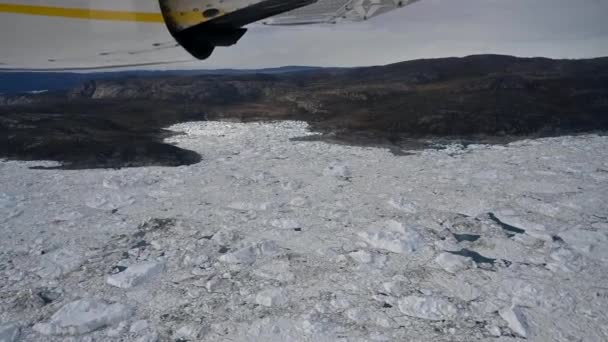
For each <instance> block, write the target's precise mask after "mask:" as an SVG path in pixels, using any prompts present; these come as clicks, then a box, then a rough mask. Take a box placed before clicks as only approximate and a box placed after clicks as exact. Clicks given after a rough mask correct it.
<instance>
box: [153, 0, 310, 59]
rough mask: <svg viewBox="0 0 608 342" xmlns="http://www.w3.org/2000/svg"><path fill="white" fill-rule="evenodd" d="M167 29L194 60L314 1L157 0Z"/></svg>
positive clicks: (209, 54)
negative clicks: (252, 27)
mask: <svg viewBox="0 0 608 342" xmlns="http://www.w3.org/2000/svg"><path fill="white" fill-rule="evenodd" d="M159 1H160V8H161V10H162V13H163V17H164V19H165V23H166V24H167V28H168V29H169V32H171V35H172V36H173V37H174V38H175V40H177V42H178V43H179V44H180V45H181V46H182V47H184V49H186V50H187V51H188V52H189V53H190V54H192V55H193V56H194V57H196V58H198V59H206V58H208V57H209V56H211V54H212V53H213V50H214V49H215V47H216V46H231V45H234V44H236V43H237V42H238V41H239V39H241V37H243V35H244V34H245V33H246V32H247V29H246V28H244V26H246V25H248V24H251V23H253V22H256V21H260V20H262V19H266V18H268V17H272V16H274V15H277V14H281V13H284V12H287V11H290V10H293V9H296V8H299V7H303V6H307V5H310V4H312V3H315V2H316V1H317V0H159Z"/></svg>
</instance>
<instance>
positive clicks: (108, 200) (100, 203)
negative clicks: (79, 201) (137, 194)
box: [85, 192, 135, 210]
mask: <svg viewBox="0 0 608 342" xmlns="http://www.w3.org/2000/svg"><path fill="white" fill-rule="evenodd" d="M133 203H135V198H133V196H130V195H128V194H123V193H117V192H113V193H109V194H95V195H93V196H91V197H89V198H87V199H86V200H85V204H86V206H87V207H89V208H93V209H100V210H114V209H120V208H122V207H126V206H129V205H131V204H133Z"/></svg>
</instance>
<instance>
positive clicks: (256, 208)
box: [228, 202, 270, 211]
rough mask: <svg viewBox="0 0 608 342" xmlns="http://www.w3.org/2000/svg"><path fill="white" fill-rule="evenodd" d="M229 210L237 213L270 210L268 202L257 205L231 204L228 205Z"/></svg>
mask: <svg viewBox="0 0 608 342" xmlns="http://www.w3.org/2000/svg"><path fill="white" fill-rule="evenodd" d="M228 208H229V209H233V210H239V211H250V210H252V211H265V210H268V209H269V208H270V203H269V202H258V203H249V202H232V203H230V204H228Z"/></svg>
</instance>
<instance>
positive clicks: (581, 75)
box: [0, 55, 608, 155]
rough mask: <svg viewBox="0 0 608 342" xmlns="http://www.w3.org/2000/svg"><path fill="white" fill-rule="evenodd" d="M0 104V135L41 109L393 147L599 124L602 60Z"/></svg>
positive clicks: (431, 65)
mask: <svg viewBox="0 0 608 342" xmlns="http://www.w3.org/2000/svg"><path fill="white" fill-rule="evenodd" d="M0 104H2V105H0V120H1V121H0V130H4V131H5V132H7V134H6V135H4V134H3V136H8V135H11V134H12V136H16V135H19V134H22V133H23V134H26V135H27V134H29V133H28V132H30V131H31V129H34V128H31V129H30V128H27V129H26V128H24V127H22V126H19V125H17V124H16V123H23V120H29V121H28V125H30V126H31V125H33V126H35V129H36V130H38V131H37V133H38V135H40V134H46V133H43V132H41V130H42V131H46V130H48V127H47V126H42V125H38V124H34V123H32V122H31V120H30V119H29V118H30V117H31V116H32V115H33V116H36V115H39V114H41V113H44V115H49V114H53V115H59V116H60V117H61V118H62V119H61V120H67V121H66V122H61V123H58V125H59V126H61V127H63V129H64V130H66V129H67V130H68V131H78V129H81V128H83V127H85V126H86V127H89V128H90V127H92V128H91V129H92V130H98V129H99V127H98V126H95V125H96V124H94V125H93V126H90V124H91V122H90V121H92V120H93V118H94V119H95V120H97V121H103V122H105V126H104V127H102V129H103V130H104V131H106V132H107V133H108V134H109V135H110V136H112V138H111V139H113V140H114V141H116V139H117V137H116V132H117V131H118V130H119V129H118V128H117V127H121V129H120V130H122V129H128V130H131V131H136V132H141V131H146V132H148V133H149V132H156V131H157V130H159V129H160V128H162V127H165V126H167V125H170V124H172V123H176V122H180V121H184V120H201V119H209V120H215V119H224V120H239V121H254V120H283V119H297V120H303V121H307V122H308V123H309V124H310V125H311V127H312V128H313V129H316V130H319V131H324V132H327V131H332V132H366V133H369V132H374V133H375V134H380V135H382V136H383V137H385V138H389V140H391V141H398V140H399V139H401V138H402V137H403V136H408V137H411V136H428V135H433V136H466V137H470V136H472V135H491V136H513V135H516V136H517V135H530V134H537V135H555V134H561V133H571V132H581V131H590V130H603V129H606V128H608V114H607V113H608V58H598V59H590V60H551V59H545V58H516V57H510V56H499V55H478V56H470V57H466V58H446V59H432V60H417V61H410V62H403V63H397V64H392V65H387V66H377V67H366V68H354V69H320V70H304V71H299V72H292V73H289V72H288V73H282V74H249V75H243V74H239V75H234V74H233V75H198V76H170V77H147V78H125V79H120V80H98V81H88V82H85V83H83V84H82V85H81V86H79V87H76V88H73V89H70V90H68V91H58V92H49V93H44V94H28V95H11V96H4V97H0ZM25 114H27V115H25ZM66 118H69V120H68V119H66ZM54 120H58V119H56V118H55V119H54ZM83 120H84V121H87V123H86V124H83V123H82V122H81V121H83ZM93 121H94V120H93ZM30 126H27V127H30ZM15 129H18V130H20V131H19V132H20V133H16V131H15ZM24 129H25V130H26V131H23V130H24ZM87 129H88V128H87ZM28 130H29V131H28ZM9 133H10V134H9ZM90 135H91V132H90V130H89V131H88V132H87V134H86V135H85V140H87V139H88V136H90ZM10 139H11V138H10V137H9V140H10ZM28 139H29V138H28ZM62 139H65V138H62ZM30 140H31V139H30ZM22 145H24V144H22V143H19V142H18V139H17V138H13V140H10V141H8V142H6V143H5V144H4V146H8V147H4V149H7V148H8V150H13V152H12V154H15V153H16V152H14V151H15V150H16V148H15V146H22ZM2 153H3V154H5V155H6V154H9V155H10V154H11V152H7V151H2Z"/></svg>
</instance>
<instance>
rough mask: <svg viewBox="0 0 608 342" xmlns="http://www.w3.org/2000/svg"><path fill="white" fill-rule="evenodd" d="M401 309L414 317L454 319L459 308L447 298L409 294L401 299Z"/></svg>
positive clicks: (435, 319) (436, 319)
mask: <svg viewBox="0 0 608 342" xmlns="http://www.w3.org/2000/svg"><path fill="white" fill-rule="evenodd" d="M399 310H401V312H403V313H404V314H406V315H408V316H412V317H418V318H422V319H428V320H432V321H441V320H449V319H454V318H455V317H456V316H457V315H458V309H457V308H456V306H455V305H454V304H452V303H450V302H449V301H448V300H447V299H445V298H441V297H432V296H408V297H404V298H402V299H400V300H399Z"/></svg>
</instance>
